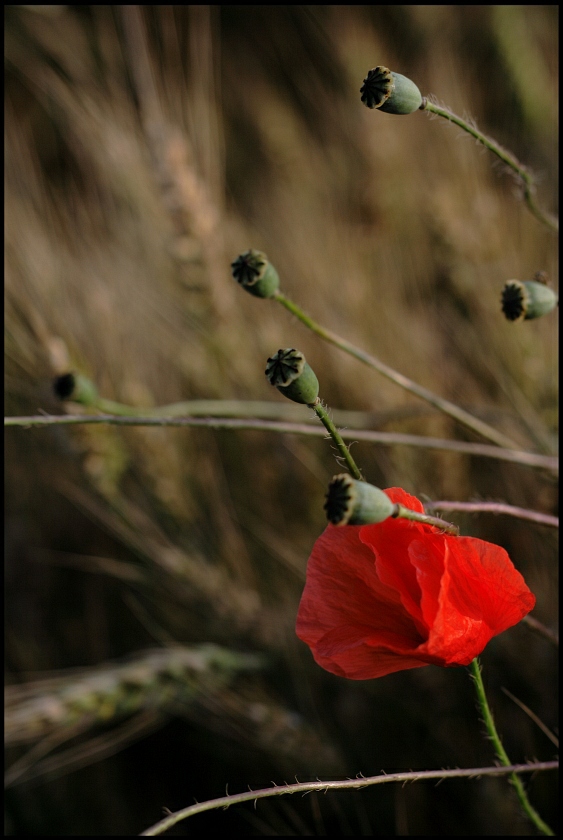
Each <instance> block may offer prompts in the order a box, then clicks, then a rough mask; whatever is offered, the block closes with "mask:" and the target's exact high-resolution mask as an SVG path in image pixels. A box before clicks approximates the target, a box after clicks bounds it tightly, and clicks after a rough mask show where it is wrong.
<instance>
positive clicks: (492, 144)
mask: <svg viewBox="0 0 563 840" xmlns="http://www.w3.org/2000/svg"><path fill="white" fill-rule="evenodd" d="M421 110H423V111H428V112H429V113H431V114H437V115H438V116H439V117H444V118H445V119H446V120H449V121H450V122H453V123H455V125H457V126H459V127H460V128H462V129H463V130H464V131H466V132H467V133H468V134H470V135H471V136H472V137H474V138H475V139H476V140H478V141H479V143H482V144H483V146H485V148H487V149H488V150H489V151H490V152H492V153H493V154H494V155H496V156H497V157H498V158H500V159H501V160H502V162H503V163H505V164H506V165H507V166H509V167H510V168H511V169H512V170H513V172H515V173H516V174H517V175H518V177H519V178H520V180H521V182H522V187H523V189H524V200H525V202H526V204H527V205H528V209H529V210H530V211H531V212H532V213H533V215H534V216H535V217H536V219H538V221H540V222H541V223H542V224H544V225H547V227H548V228H551V230H554V231H557V230H559V221H558V220H557V219H556V218H555V217H554V216H552V215H551V214H550V213H546V212H544V211H543V210H541V209H540V208H539V207H538V205H537V204H536V201H535V197H534V196H535V191H536V185H535V182H534V179H533V177H532V175H531V174H530V172H528V170H527V169H526V167H525V166H523V165H522V164H521V163H520V162H519V161H518V160H517V158H515V157H514V155H513V154H511V153H510V152H508V151H507V150H506V149H503V148H502V146H500V145H499V144H498V143H497V142H496V140H493V139H492V137H487V135H486V134H483V132H482V131H479V129H478V128H476V127H475V126H473V125H471V124H470V123H468V122H467V121H466V120H464V119H462V118H461V117H458V116H457V114H454V113H453V112H452V111H450V110H449V108H441V107H440V106H439V105H437V104H436V103H435V102H431V101H430V100H429V99H427V98H425V99H423V102H422V105H421Z"/></svg>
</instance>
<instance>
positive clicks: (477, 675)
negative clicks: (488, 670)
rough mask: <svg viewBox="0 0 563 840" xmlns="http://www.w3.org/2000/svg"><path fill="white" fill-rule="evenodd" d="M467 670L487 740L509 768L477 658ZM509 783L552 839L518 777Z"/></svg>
mask: <svg viewBox="0 0 563 840" xmlns="http://www.w3.org/2000/svg"><path fill="white" fill-rule="evenodd" d="M469 669H470V671H471V677H472V679H473V682H474V683H475V690H476V692H477V702H478V704H479V709H480V710H481V714H482V715H483V722H484V724H485V727H486V729H487V732H488V735H489V738H490V740H491V742H492V744H493V746H494V748H495V753H496V755H497V758H498V759H499V761H500V763H501V764H503V765H504V767H510V763H511V762H510V759H509V757H508V755H507V754H506V750H505V749H504V747H503V745H502V741H501V740H500V736H499V734H498V732H497V728H496V725H495V721H494V718H493V715H492V712H491V709H490V707H489V703H488V701H487V695H486V694H485V686H484V685H483V679H482V677H481V665H480V663H479V658H478V657H477V656H476V657H475V659H474V660H473V662H471V664H470V665H469ZM510 782H511V784H512V785H514V789H515V790H516V795H517V797H518V799H519V801H520V804H521V806H522V809H523V810H524V812H525V813H526V814H527V815H528V817H529V818H530V820H531V821H532V822H533V824H534V825H535V826H536V828H537V829H538V830H539V831H541V833H542V834H545V835H547V836H548V837H554V836H555V833H554V832H553V831H552V830H551V828H550V827H549V826H548V824H547V823H546V822H544V821H543V820H542V818H541V817H540V815H539V814H538V812H537V811H536V810H535V808H534V807H533V806H532V804H531V803H530V800H529V799H528V795H527V793H526V790H525V788H524V785H523V784H522V780H521V779H520V777H519V776H518V775H517V774H516V773H511V774H510Z"/></svg>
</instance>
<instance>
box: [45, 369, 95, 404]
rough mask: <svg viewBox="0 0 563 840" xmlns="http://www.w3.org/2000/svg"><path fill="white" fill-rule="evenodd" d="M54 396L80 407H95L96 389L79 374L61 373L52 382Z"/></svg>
mask: <svg viewBox="0 0 563 840" xmlns="http://www.w3.org/2000/svg"><path fill="white" fill-rule="evenodd" d="M53 390H54V392H55V396H57V397H58V398H59V399H60V400H71V401H72V402H77V403H82V405H95V404H96V403H97V401H98V396H99V395H98V389H97V388H96V386H95V385H94V383H93V382H91V381H90V380H89V379H87V378H86V377H85V376H82V374H80V373H63V374H62V376H57V378H56V379H55V381H54V382H53Z"/></svg>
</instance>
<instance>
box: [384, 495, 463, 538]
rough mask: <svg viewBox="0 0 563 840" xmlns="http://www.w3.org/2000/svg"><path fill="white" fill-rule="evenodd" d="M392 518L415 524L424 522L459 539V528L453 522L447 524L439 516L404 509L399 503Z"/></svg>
mask: <svg viewBox="0 0 563 840" xmlns="http://www.w3.org/2000/svg"><path fill="white" fill-rule="evenodd" d="M391 516H392V517H393V518H396V517H398V516H400V517H401V518H402V519H410V520H412V521H413V522H423V523H424V524H425V525H434V526H435V527H436V528H440V529H441V530H442V531H444V532H445V533H446V534H451V535H452V536H454V537H459V528H458V527H457V526H456V525H452V523H451V522H445V521H444V520H443V519H439V518H438V517H437V516H428V514H426V513H419V512H418V511H416V510H410V509H409V508H406V507H404V505H400V504H398V503H397V505H396V511H395V513H392V514H391Z"/></svg>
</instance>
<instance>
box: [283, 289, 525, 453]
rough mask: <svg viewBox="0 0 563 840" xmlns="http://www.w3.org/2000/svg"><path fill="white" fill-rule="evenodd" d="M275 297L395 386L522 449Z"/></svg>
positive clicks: (480, 432)
mask: <svg viewBox="0 0 563 840" xmlns="http://www.w3.org/2000/svg"><path fill="white" fill-rule="evenodd" d="M273 300H277V301H278V303H281V305H282V306H285V308H286V309H287V310H289V312H291V313H292V315H295V317H296V318H298V319H299V320H300V321H301V323H302V324H304V325H305V326H306V327H308V328H309V329H310V330H311V332H314V333H315V335H318V336H319V337H320V338H322V339H324V340H325V341H328V342H329V344H334V345H335V346H336V347H338V348H339V349H340V350H343V351H344V352H345V353H348V354H349V355H350V356H354V358H356V359H359V360H360V361H361V362H363V363H364V364H366V365H368V366H369V367H371V368H373V369H374V370H377V371H378V372H379V373H381V374H382V375H383V376H386V377H387V379H390V380H391V382H394V383H395V385H398V386H399V387H400V388H403V389H404V390H405V391H409V392H410V393H411V394H415V396H417V397H420V398H421V399H423V400H426V402H428V403H430V405H433V406H434V408H437V409H438V410H439V411H442V412H443V413H444V414H447V415H449V416H450V417H453V418H454V420H457V421H458V422H459V423H461V424H462V425H464V426H466V427H467V428H468V429H471V431H473V432H475V433H476V434H478V435H481V437H484V438H485V439H486V440H489V441H491V442H492V443H495V444H496V445H497V446H502V447H504V448H506V449H519V448H520V447H519V446H518V445H517V444H516V443H514V441H513V440H511V439H510V438H509V437H507V436H506V435H504V434H502V432H497V430H496V429H493V428H492V427H491V426H489V424H488V423H484V422H483V421H482V420H479V419H478V418H477V417H473V415H472V414H469V412H467V411H464V410H463V408H459V407H458V406H457V405H454V403H451V402H449V400H444V399H442V397H439V396H438V395H437V394H434V393H432V391H429V390H428V389H427V388H423V387H422V385H418V384H417V383H416V382H413V380H412V379H409V378H408V377H407V376H404V375H403V374H402V373H399V372H398V371H396V370H393V368H391V367H389V365H386V364H385V363H384V362H381V361H380V360H379V359H377V358H376V357H375V356H370V354H369V353H366V352H365V351H364V350H361V349H360V348H359V347H356V346H355V345H354V344H352V343H351V342H350V341H347V340H346V339H345V338H341V337H340V336H339V335H337V334H336V333H334V332H332V331H331V330H327V329H325V327H322V326H321V325H320V324H318V323H317V322H316V321H314V320H313V319H312V318H311V317H310V316H309V315H307V314H306V313H305V312H304V311H303V310H302V309H301V307H299V306H297V304H296V303H294V302H293V301H292V300H290V298H288V297H286V296H285V295H284V294H283V293H282V292H280V291H277V292H276V293H275V295H273Z"/></svg>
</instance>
